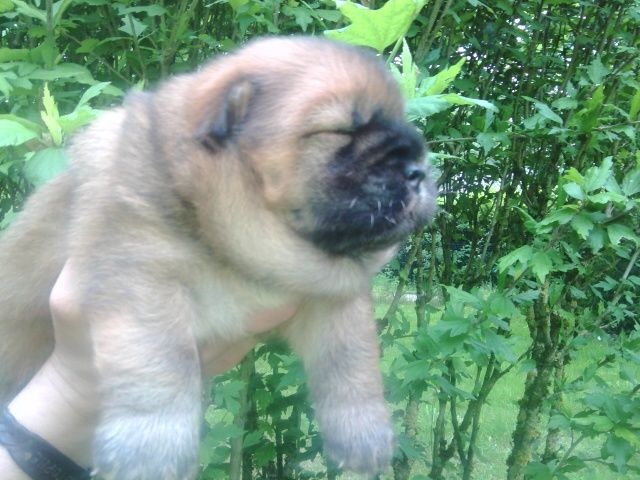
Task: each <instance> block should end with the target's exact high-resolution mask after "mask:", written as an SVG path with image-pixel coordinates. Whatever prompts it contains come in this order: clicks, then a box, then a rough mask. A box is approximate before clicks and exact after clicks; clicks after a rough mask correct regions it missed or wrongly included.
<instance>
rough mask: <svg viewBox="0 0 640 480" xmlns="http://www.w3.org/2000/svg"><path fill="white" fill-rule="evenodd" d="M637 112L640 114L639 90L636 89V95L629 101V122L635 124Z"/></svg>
mask: <svg viewBox="0 0 640 480" xmlns="http://www.w3.org/2000/svg"><path fill="white" fill-rule="evenodd" d="M638 112H640V88H637V89H636V93H635V94H634V95H633V98H632V99H631V106H630V107H629V120H631V121H632V122H635V121H636V119H637V118H638Z"/></svg>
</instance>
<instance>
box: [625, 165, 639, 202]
mask: <svg viewBox="0 0 640 480" xmlns="http://www.w3.org/2000/svg"><path fill="white" fill-rule="evenodd" d="M622 191H623V192H624V194H625V195H629V196H631V195H635V194H636V193H638V192H640V168H635V169H633V170H631V171H630V172H629V173H627V174H626V175H625V176H624V178H623V179H622Z"/></svg>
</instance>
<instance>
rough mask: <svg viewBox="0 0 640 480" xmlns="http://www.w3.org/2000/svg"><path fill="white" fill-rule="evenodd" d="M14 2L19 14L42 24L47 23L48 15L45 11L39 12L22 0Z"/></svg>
mask: <svg viewBox="0 0 640 480" xmlns="http://www.w3.org/2000/svg"><path fill="white" fill-rule="evenodd" d="M12 1H13V4H14V5H15V6H16V10H17V11H18V13H21V14H22V15H26V16H27V17H31V18H35V19H37V20H40V21H41V22H42V23H47V13H46V12H45V11H44V10H38V9H37V8H35V7H33V6H31V5H29V4H28V3H27V2H23V1H22V0H12Z"/></svg>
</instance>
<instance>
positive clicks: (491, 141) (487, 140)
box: [476, 132, 498, 154]
mask: <svg viewBox="0 0 640 480" xmlns="http://www.w3.org/2000/svg"><path fill="white" fill-rule="evenodd" d="M476 142H478V143H479V144H480V146H481V147H482V149H483V150H484V153H485V154H488V153H489V152H490V151H491V149H492V148H493V147H494V146H495V145H496V144H497V143H498V142H496V140H495V136H494V134H493V133H488V132H485V133H479V134H478V136H477V137H476Z"/></svg>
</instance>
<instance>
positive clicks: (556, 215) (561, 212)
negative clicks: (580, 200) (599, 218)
mask: <svg viewBox="0 0 640 480" xmlns="http://www.w3.org/2000/svg"><path fill="white" fill-rule="evenodd" d="M576 211H577V209H576V207H575V206H573V205H565V206H564V207H561V208H559V209H558V210H554V211H552V212H551V213H550V214H549V215H547V216H546V217H544V218H543V219H542V220H541V221H540V225H552V224H554V223H557V224H558V225H566V224H567V223H569V222H570V221H571V219H572V218H573V217H574V216H575V214H576Z"/></svg>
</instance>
